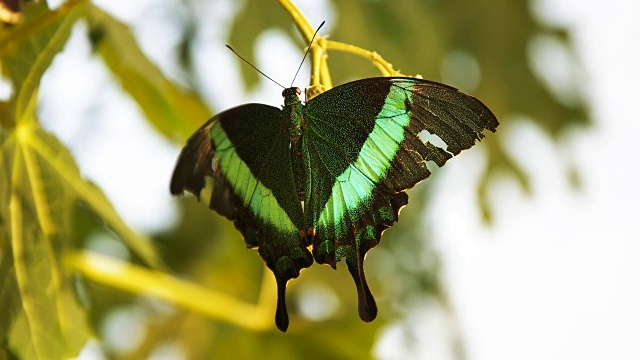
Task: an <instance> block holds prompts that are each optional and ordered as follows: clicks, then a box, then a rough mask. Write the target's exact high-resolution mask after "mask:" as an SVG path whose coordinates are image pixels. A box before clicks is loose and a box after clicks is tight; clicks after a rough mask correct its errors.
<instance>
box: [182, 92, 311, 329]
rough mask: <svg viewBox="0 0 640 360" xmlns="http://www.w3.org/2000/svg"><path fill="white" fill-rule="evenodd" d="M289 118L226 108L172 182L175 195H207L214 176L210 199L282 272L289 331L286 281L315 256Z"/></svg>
mask: <svg viewBox="0 0 640 360" xmlns="http://www.w3.org/2000/svg"><path fill="white" fill-rule="evenodd" d="M288 122H289V120H288V119H283V118H282V111H281V110H280V109H277V108H275V107H272V106H268V105H262V104H247V105H243V106H239V107H236V108H233V109H230V110H227V111H225V112H222V113H220V114H218V115H217V116H215V117H214V118H212V119H211V120H209V121H208V122H207V123H206V124H205V125H203V126H202V127H201V128H200V129H199V130H198V131H197V132H196V133H195V134H194V135H193V136H192V137H191V138H190V139H189V140H188V141H187V145H186V146H185V148H184V149H183V151H182V153H181V154H180V157H179V159H178V164H177V165H176V169H175V171H174V174H173V178H172V182H171V192H172V193H173V194H180V193H182V191H183V190H188V191H190V192H192V193H194V194H196V195H199V193H200V191H201V190H202V188H203V186H204V177H205V176H211V177H212V178H213V189H212V193H211V200H210V204H209V206H210V207H211V208H212V209H214V210H215V211H217V212H218V213H220V214H221V215H223V216H225V217H226V218H228V219H229V220H232V221H233V222H234V224H235V226H236V228H237V229H238V230H240V232H241V233H242V234H243V236H244V239H245V242H246V243H247V246H249V247H257V248H258V252H259V253H260V256H261V257H262V258H263V259H264V260H265V262H266V264H267V266H268V267H269V268H270V269H271V270H272V271H273V273H274V274H275V276H276V281H277V284H278V308H277V312H276V323H277V325H278V327H279V328H280V329H281V330H283V331H284V330H286V328H287V326H288V315H287V311H286V304H285V288H286V283H287V281H288V280H289V279H292V278H295V277H297V276H298V274H299V271H300V270H301V269H302V268H305V267H308V266H310V265H311V264H312V262H313V258H312V256H311V254H310V253H309V250H307V248H306V240H305V239H304V238H302V237H301V234H300V230H301V229H303V228H304V220H303V219H304V217H303V213H302V207H301V204H300V201H299V198H298V195H297V191H296V186H295V179H294V174H293V170H292V167H291V155H290V151H289V138H288V136H287V133H286V132H285V131H283V124H284V126H285V127H284V129H286V126H288Z"/></svg>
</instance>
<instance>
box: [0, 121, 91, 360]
mask: <svg viewBox="0 0 640 360" xmlns="http://www.w3.org/2000/svg"><path fill="white" fill-rule="evenodd" d="M35 142H39V143H46V144H47V147H48V148H49V149H50V151H51V153H50V154H48V156H49V157H52V158H57V159H60V161H64V162H68V163H71V164H72V163H73V159H72V158H71V156H70V155H69V153H68V152H67V151H66V150H65V149H64V148H63V147H62V146H61V145H60V144H59V143H58V142H57V141H56V140H55V139H54V138H53V137H52V136H50V135H48V134H46V133H45V132H44V131H42V130H41V129H39V128H38V127H37V125H36V124H35V122H23V123H20V124H19V125H18V127H17V128H16V129H15V131H12V132H9V133H7V132H5V133H2V134H1V137H0V145H1V146H2V152H1V153H0V155H1V157H0V171H1V172H2V179H3V180H2V183H3V184H2V186H1V187H0V189H1V190H0V219H1V221H0V237H1V238H2V239H10V241H3V242H2V243H0V245H1V248H0V256H1V258H0V263H1V264H2V269H1V270H2V273H3V283H2V286H1V288H0V309H2V312H0V324H3V325H2V329H1V330H3V331H2V333H3V334H7V335H6V336H7V337H8V343H9V346H10V348H11V349H12V350H13V351H14V352H15V353H16V354H18V355H19V357H20V358H21V359H61V358H65V357H72V356H76V355H77V353H78V352H79V350H80V349H81V347H82V346H83V344H84V342H85V341H86V340H87V339H88V337H89V335H90V334H89V330H88V327H87V325H86V319H85V314H84V310H83V309H82V308H81V306H80V305H79V304H78V302H77V301H76V299H75V295H74V293H73V287H72V282H71V278H70V277H69V274H67V273H66V271H65V269H64V267H63V265H62V263H61V257H62V254H63V253H64V252H65V251H66V249H67V248H68V246H69V245H68V244H69V240H70V239H69V234H70V228H71V226H70V220H71V215H72V209H73V208H74V205H75V202H76V196H75V194H74V193H73V190H72V189H71V188H70V187H69V186H67V184H66V183H65V182H63V181H61V179H60V177H59V176H58V175H57V173H56V170H55V169H54V168H53V167H52V166H51V163H50V162H49V159H47V158H46V157H44V156H43V155H42V154H40V153H39V152H38V151H37V150H36V149H34V147H33V146H32V144H33V143H35ZM5 341H6V340H5Z"/></svg>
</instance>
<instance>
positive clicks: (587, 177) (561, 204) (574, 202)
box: [41, 0, 640, 360]
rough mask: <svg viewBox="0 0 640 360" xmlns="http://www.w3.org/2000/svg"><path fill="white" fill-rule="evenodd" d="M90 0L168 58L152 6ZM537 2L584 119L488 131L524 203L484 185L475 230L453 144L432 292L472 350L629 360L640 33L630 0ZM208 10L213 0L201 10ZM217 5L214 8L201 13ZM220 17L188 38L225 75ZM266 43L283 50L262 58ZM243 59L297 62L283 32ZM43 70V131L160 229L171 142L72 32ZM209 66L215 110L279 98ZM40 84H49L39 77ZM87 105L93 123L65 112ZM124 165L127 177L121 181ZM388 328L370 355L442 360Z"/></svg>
mask: <svg viewBox="0 0 640 360" xmlns="http://www.w3.org/2000/svg"><path fill="white" fill-rule="evenodd" d="M176 2H177V0H175V1H172V2H171V3H176ZM99 3H105V4H104V6H105V7H107V8H109V9H112V10H113V11H114V12H117V14H118V15H120V16H121V17H123V18H125V19H126V20H128V21H135V22H136V24H137V25H136V30H137V32H138V35H140V36H144V38H145V39H147V38H148V39H156V40H157V39H160V40H157V41H158V43H157V44H154V42H153V40H149V41H146V40H145V43H146V44H149V49H146V50H148V51H149V52H150V53H152V55H153V56H154V58H156V59H163V58H164V59H167V58H168V54H169V53H170V52H171V51H172V49H171V48H170V46H168V45H167V41H169V43H170V42H171V40H166V39H164V40H163V39H162V37H161V36H158V35H157V34H158V31H164V33H170V31H168V30H166V29H165V30H162V29H157V28H153V27H152V25H150V24H151V23H152V22H153V21H152V20H153V16H162V14H161V13H160V14H158V13H155V14H154V13H151V14H149V13H145V16H144V17H143V16H140V15H141V14H142V13H143V12H145V11H146V9H149V8H150V3H151V2H150V1H137V2H128V1H117V2H113V1H99ZM539 3H540V4H542V6H540V7H539V9H541V10H540V12H541V13H542V14H543V16H545V18H547V19H549V21H550V22H553V23H558V24H564V25H566V26H569V27H570V29H572V31H573V36H574V37H575V38H576V40H577V42H578V43H577V50H578V54H579V55H580V56H581V58H582V61H583V62H584V63H585V66H586V70H587V75H588V83H587V84H586V86H587V88H586V90H585V91H586V93H587V94H588V96H589V98H590V100H591V101H592V107H593V111H594V113H593V115H594V119H595V122H596V125H595V126H594V127H592V128H590V129H588V130H587V131H576V132H574V133H573V134H571V135H570V136H569V137H568V140H567V141H566V142H565V143H564V144H563V145H556V144H554V143H551V142H550V141H549V140H548V139H547V138H546V137H545V136H544V135H543V134H542V133H541V132H540V131H539V130H537V129H535V128H534V127H532V126H531V125H526V124H522V125H513V126H511V127H507V126H503V127H501V128H500V132H499V133H498V134H499V136H500V137H501V138H502V139H503V141H506V142H507V144H509V147H510V148H511V149H513V153H512V155H513V156H514V158H515V159H517V160H518V161H519V162H520V163H521V164H523V166H524V168H525V170H527V171H528V172H529V175H530V176H531V181H532V189H533V195H532V196H531V197H527V196H526V195H524V194H523V193H522V192H521V191H520V190H519V188H518V186H517V185H516V184H514V183H513V182H511V181H508V180H499V181H497V182H496V183H495V184H494V186H492V188H491V191H490V195H491V196H490V200H491V202H492V204H493V208H494V211H495V213H494V215H495V222H494V224H493V226H491V227H487V226H485V225H483V224H481V222H480V217H479V214H478V212H477V207H476V204H475V193H474V189H475V187H476V183H477V179H478V176H479V171H480V170H481V168H482V163H483V161H484V157H483V154H482V152H481V151H475V150H474V151H469V152H465V153H464V154H462V155H461V156H459V157H457V158H456V159H454V160H453V161H450V162H449V163H448V165H447V166H446V167H444V168H443V170H442V174H441V176H440V177H439V178H438V179H439V181H438V182H435V183H432V184H431V186H436V187H437V191H435V193H436V196H435V199H434V201H433V202H432V203H431V205H430V206H431V208H430V210H429V211H428V213H429V214H431V216H432V217H435V216H436V214H446V216H438V220H439V226H438V227H435V228H434V229H435V231H436V233H435V240H436V244H437V246H438V248H439V250H440V251H441V253H442V255H443V267H444V276H445V279H446V286H447V288H448V290H449V292H450V296H451V300H452V302H453V304H454V307H455V309H456V314H457V317H458V320H459V324H460V329H459V331H461V333H462V336H463V338H464V341H465V345H466V348H467V355H468V357H469V359H470V360H496V359H498V360H499V359H519V360H526V359H549V360H553V359H558V360H565V359H587V360H588V359H640V261H638V259H640V236H639V231H638V230H637V223H636V221H639V220H640V190H639V188H638V185H637V184H640V173H639V172H638V170H637V168H636V164H637V163H636V161H637V160H636V156H635V155H636V154H637V153H639V151H638V150H637V149H636V142H637V141H636V137H637V136H638V134H640V121H639V120H640V119H639V116H638V114H637V112H636V111H635V105H636V103H637V101H638V100H637V99H636V97H637V96H638V94H639V92H638V90H637V86H638V84H640V70H638V69H639V67H640V65H639V64H640V54H639V53H638V47H637V46H635V45H633V46H632V44H631V43H637V42H638V39H639V38H640V25H639V24H640V22H638V21H637V16H639V15H640V5H639V4H640V3H638V2H636V1H634V0H626V1H625V0H609V1H606V2H602V1H597V0H588V1H580V0H542V1H540V2H539ZM134 4H135V5H134ZM220 4H221V2H219V1H214V2H212V5H211V7H212V8H214V7H216V6H218V7H219V6H220ZM218 10H219V9H218ZM328 11H329V9H328V8H327V7H326V6H325V7H323V6H319V7H316V8H315V9H314V10H313V11H308V12H307V13H309V14H312V15H313V16H314V18H313V19H312V21H314V22H317V23H319V22H320V21H321V20H322V19H327V18H329V15H327V12H328ZM232 12H233V11H232V10H231V13H232ZM217 13H220V11H212V14H217ZM225 16H228V15H225V14H224V13H222V14H221V15H220V19H214V20H216V21H211V22H210V23H211V24H215V25H216V28H217V30H216V29H214V27H213V25H211V27H212V28H211V29H209V30H208V31H209V32H208V33H207V34H209V35H210V36H209V37H208V38H206V39H202V41H206V43H207V47H206V50H203V51H204V52H206V53H205V54H203V56H202V57H201V58H203V59H211V58H216V59H218V60H216V61H220V62H222V63H223V64H228V65H229V68H230V69H237V62H236V61H235V60H234V59H233V58H232V56H233V55H231V54H230V53H229V52H228V51H227V50H226V49H224V47H223V45H224V42H223V41H224V40H222V39H223V36H221V35H220V34H219V33H218V34H216V31H218V32H219V31H220V30H219V29H220V28H225V26H222V25H221V22H222V21H225V20H224V19H225ZM140 19H142V20H140ZM145 19H147V20H145ZM328 25H329V27H327V29H326V30H327V31H329V30H330V24H328ZM163 26H168V27H170V26H172V24H170V23H169V24H167V23H164V24H163ZM151 35H153V36H151ZM216 36H217V38H216ZM169 45H170V44H169ZM274 47H278V48H283V49H284V50H282V51H284V52H290V53H291V56H286V55H285V56H278V62H275V61H272V60H270V57H272V54H273V48H274ZM164 55H167V56H164ZM256 58H257V59H258V63H257V64H256V65H257V66H258V67H260V68H261V69H262V70H263V71H265V72H266V73H268V74H270V75H273V77H274V78H276V79H278V80H280V79H285V80H286V79H289V78H290V77H291V75H290V74H289V72H288V69H295V68H297V65H298V63H297V61H298V59H299V51H298V50H297V49H295V48H294V47H293V46H292V45H291V44H290V43H289V42H288V41H287V40H286V39H285V38H284V36H282V35H280V34H278V33H271V34H268V35H265V36H263V38H262V41H261V42H260V43H259V45H258V53H257V56H256ZM283 58H284V59H291V60H290V63H282V59H283ZM160 65H161V66H163V67H170V66H171V63H170V60H164V62H163V60H161V61H160ZM197 65H198V66H208V65H210V64H207V63H204V62H200V63H198V64H197ZM46 76H47V77H50V79H49V80H48V81H47V80H45V82H44V84H43V87H42V90H41V95H42V98H43V99H46V100H45V101H43V103H42V108H41V110H42V114H43V115H45V116H43V119H44V121H45V125H46V126H49V127H50V128H51V129H53V130H55V132H56V133H57V134H58V135H59V136H60V137H61V139H62V140H63V141H64V142H65V143H66V144H68V145H69V146H70V148H71V149H72V151H73V153H74V155H75V156H76V158H77V159H78V161H79V163H80V166H81V169H82V171H83V173H84V174H86V175H87V176H88V177H89V178H90V179H92V180H93V181H95V182H97V183H98V184H99V185H100V186H101V187H102V188H103V189H104V190H105V192H106V193H107V195H108V196H109V198H110V199H111V200H112V201H113V203H114V205H115V207H116V209H117V210H118V211H119V212H120V213H121V214H122V215H123V216H124V218H125V219H126V220H127V221H128V222H129V223H130V224H131V225H132V226H134V227H135V228H137V229H139V230H141V231H148V230H153V229H158V228H162V227H163V226H170V225H171V224H172V221H174V219H175V217H176V216H177V214H176V212H175V207H174V206H173V202H172V199H171V198H170V196H169V192H168V183H169V177H170V174H171V171H172V168H173V165H174V163H175V159H176V156H177V154H178V151H179V148H178V147H177V146H175V145H174V144H170V143H168V142H167V141H165V140H163V139H161V138H160V137H158V136H155V135H153V131H152V130H151V129H149V127H148V125H147V124H146V123H145V122H144V121H143V120H141V117H142V115H141V114H140V112H139V110H138V109H137V107H136V105H135V104H134V103H133V102H132V101H130V100H129V99H127V98H126V97H124V96H123V95H122V94H120V92H119V89H118V87H117V86H116V85H115V84H114V83H113V81H112V80H111V79H110V77H109V74H108V73H107V72H106V71H105V70H104V68H103V66H102V65H101V64H100V63H99V62H97V61H95V60H92V59H91V57H90V52H89V48H88V44H87V43H86V40H85V39H83V37H82V34H81V32H76V33H75V35H74V37H73V38H72V41H71V45H70V46H69V48H68V49H67V51H65V53H64V54H63V55H61V56H59V57H58V58H57V59H56V60H55V63H54V68H53V69H52V70H51V71H50V72H49V73H48V74H47V75H46ZM210 76H211V78H208V79H203V82H205V83H208V84H211V85H210V86H208V87H207V89H206V91H205V95H206V96H207V97H208V98H209V99H210V100H211V101H212V102H213V103H214V104H215V105H216V107H217V108H225V107H229V106H232V105H237V104H238V102H239V101H240V100H239V99H242V102H247V101H248V100H252V101H253V100H259V101H260V102H264V103H271V104H279V103H280V102H281V98H280V91H279V90H278V91H274V90H273V85H270V84H265V85H264V86H263V87H262V88H261V89H259V90H258V91H257V92H256V93H254V94H250V95H249V99H247V97H246V96H244V95H243V94H242V90H241V89H240V87H239V86H240V85H239V84H235V83H233V81H230V80H229V79H232V78H233V77H232V76H229V75H226V76H225V78H224V79H222V78H216V77H215V76H219V75H216V74H211V75H210ZM61 77H63V79H64V80H60V79H61ZM299 78H301V79H304V78H305V75H304V74H302V75H300V77H299ZM88 79H91V81H88ZM285 80H283V81H285ZM53 83H56V84H57V87H55V88H54V87H52V86H50V84H53ZM60 83H62V84H63V88H60V85H59V84H60ZM218 84H224V86H218ZM98 94H99V96H100V97H101V99H102V101H100V102H99V103H98V104H90V105H85V106H84V108H83V107H80V108H79V107H78V106H77V104H78V103H79V102H78V101H77V99H78V98H92V97H96V96H98ZM87 113H89V114H91V115H92V119H93V123H91V124H86V122H85V123H83V122H81V121H78V119H82V117H83V116H85V115H86V114H87ZM136 119H137V120H136ZM203 121H204V119H203ZM569 161H573V162H574V163H575V164H577V167H578V171H579V174H580V178H581V180H582V183H583V187H582V188H581V189H579V190H576V189H573V188H572V187H571V186H570V185H569V184H568V182H567V180H566V164H567V163H568V162H569ZM541 169H544V172H543V171H541ZM123 173H126V174H130V175H129V176H122V175H120V174H123ZM443 220H444V221H445V222H444V223H443V222H442V221H443ZM434 317H436V318H437V316H434V315H433V313H432V312H430V311H428V309H427V308H425V309H424V311H420V312H418V313H417V315H416V317H415V318H414V319H413V320H412V321H414V322H416V323H417V324H421V325H420V326H423V327H427V328H428V327H429V326H430V325H429V324H438V323H442V319H440V320H438V319H434ZM431 327H432V328H433V325H431ZM432 330H433V329H432ZM435 331H436V332H437V328H436V329H435ZM429 333H433V331H431V330H430V331H429ZM399 335H401V334H398V333H397V332H394V330H393V329H392V330H391V331H390V332H389V335H388V336H387V337H385V338H384V341H383V342H384V345H385V346H383V347H381V348H379V349H378V351H379V352H378V354H379V356H382V357H384V358H388V359H395V358H410V357H416V358H422V357H424V356H428V355H430V354H432V355H436V356H442V354H443V352H442V351H441V349H438V348H437V345H434V344H436V342H433V341H428V339H425V341H424V345H423V346H422V347H420V348H418V349H413V350H412V351H413V352H411V353H405V352H404V351H402V350H400V349H399V348H398V347H397V346H390V345H392V344H397V343H396V342H398V341H399V342H402V340H401V339H400V338H399Z"/></svg>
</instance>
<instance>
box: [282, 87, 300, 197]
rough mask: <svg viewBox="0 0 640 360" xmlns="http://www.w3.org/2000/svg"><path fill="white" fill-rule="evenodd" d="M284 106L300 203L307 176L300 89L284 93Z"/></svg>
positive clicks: (294, 88)
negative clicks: (303, 148)
mask: <svg viewBox="0 0 640 360" xmlns="http://www.w3.org/2000/svg"><path fill="white" fill-rule="evenodd" d="M282 96H283V97H284V106H283V108H282V122H283V123H286V124H287V126H288V130H289V134H288V135H289V141H290V143H289V144H290V148H289V149H290V150H289V153H290V156H291V166H292V168H293V173H294V174H297V176H296V178H295V179H296V190H297V192H298V197H299V199H300V201H304V195H305V188H304V186H305V176H304V166H303V165H304V162H303V160H302V127H303V126H304V118H303V114H302V110H303V108H304V105H302V102H301V101H300V97H299V96H300V88H296V87H291V88H288V89H284V90H283V91H282Z"/></svg>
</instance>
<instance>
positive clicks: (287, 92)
mask: <svg viewBox="0 0 640 360" xmlns="http://www.w3.org/2000/svg"><path fill="white" fill-rule="evenodd" d="M300 94H301V91H300V88H297V87H290V88H286V89H284V90H282V97H283V98H284V104H285V105H294V104H297V103H299V102H300V98H299V96H300Z"/></svg>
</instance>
